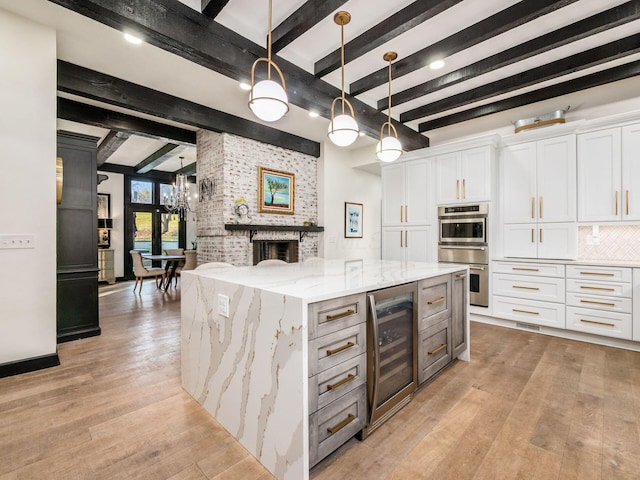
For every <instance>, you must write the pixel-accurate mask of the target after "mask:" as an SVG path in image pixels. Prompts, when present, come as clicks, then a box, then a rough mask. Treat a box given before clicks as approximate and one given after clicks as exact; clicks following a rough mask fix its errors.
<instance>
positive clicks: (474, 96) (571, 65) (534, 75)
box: [400, 34, 640, 123]
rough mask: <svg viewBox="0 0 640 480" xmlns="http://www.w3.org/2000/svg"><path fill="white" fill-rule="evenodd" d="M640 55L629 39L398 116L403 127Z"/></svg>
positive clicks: (639, 38)
mask: <svg viewBox="0 0 640 480" xmlns="http://www.w3.org/2000/svg"><path fill="white" fill-rule="evenodd" d="M638 52H640V34H636V35H631V36H629V37H626V38H622V39H620V40H616V41H614V42H611V43H607V44H606V45H600V46H599V47H595V48H592V49H590V50H586V51H584V52H580V53H576V54H573V55H571V56H570V57H566V58H562V59H560V60H556V61H555V62H551V63H547V64H545V65H541V66H539V67H536V68H532V69H531V70H527V71H525V72H520V73H516V74H515V75H511V76H510V77H507V78H502V79H500V80H497V81H495V82H492V83H487V84H485V85H481V86H479V87H476V88H473V89H472V90H467V91H465V92H461V93H458V94H456V95H452V96H450V97H447V98H443V99H442V100H438V101H436V102H429V103H427V104H425V105H422V106H420V107H417V108H414V109H412V110H409V111H407V112H404V113H402V114H401V115H400V121H401V122H402V123H405V122H410V121H413V120H417V119H419V118H424V117H428V116H430V115H436V114H438V113H442V112H445V111H447V110H451V109H454V108H460V107H464V106H465V105H469V104H470V103H474V102H479V101H481V100H485V99H487V98H491V97H495V96H498V95H504V94H506V93H510V92H513V91H515V90H518V89H520V88H525V87H529V86H531V85H535V84H536V83H540V82H546V81H548V80H553V79H555V78H559V77H562V76H564V75H569V74H571V73H574V72H579V71H580V70H584V69H587V68H590V67H595V66H597V65H602V64H604V63H607V62H611V61H613V60H617V59H618V58H622V57H626V56H628V55H632V54H634V53H638Z"/></svg>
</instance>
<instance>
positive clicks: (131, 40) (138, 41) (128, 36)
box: [124, 33, 142, 45]
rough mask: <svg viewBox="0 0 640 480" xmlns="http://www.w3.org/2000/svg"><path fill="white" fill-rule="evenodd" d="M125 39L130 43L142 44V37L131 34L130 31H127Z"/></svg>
mask: <svg viewBox="0 0 640 480" xmlns="http://www.w3.org/2000/svg"><path fill="white" fill-rule="evenodd" d="M124 39H125V40H126V41H127V42H129V43H133V44H134V45H140V44H141V43H142V39H141V38H140V37H136V36H135V35H131V34H130V33H125V34H124Z"/></svg>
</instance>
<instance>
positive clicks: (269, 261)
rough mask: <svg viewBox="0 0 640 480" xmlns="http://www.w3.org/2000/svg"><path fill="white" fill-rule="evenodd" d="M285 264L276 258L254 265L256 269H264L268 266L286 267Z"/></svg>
mask: <svg viewBox="0 0 640 480" xmlns="http://www.w3.org/2000/svg"><path fill="white" fill-rule="evenodd" d="M286 264H287V262H285V261H284V260H279V259H277V258H270V259H268V260H262V261H261V262H258V263H257V264H256V267H266V266H268V265H286Z"/></svg>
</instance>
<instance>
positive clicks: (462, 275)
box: [456, 267, 484, 278]
mask: <svg viewBox="0 0 640 480" xmlns="http://www.w3.org/2000/svg"><path fill="white" fill-rule="evenodd" d="M469 269H470V270H474V268H471V267H469ZM476 270H480V269H476ZM482 270H484V268H483V269H482ZM466 276H467V274H466V273H458V274H457V275H456V278H466Z"/></svg>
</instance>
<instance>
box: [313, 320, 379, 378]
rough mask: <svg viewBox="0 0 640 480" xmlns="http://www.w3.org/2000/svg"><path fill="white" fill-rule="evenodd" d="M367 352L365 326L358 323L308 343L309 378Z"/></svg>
mask: <svg viewBox="0 0 640 480" xmlns="http://www.w3.org/2000/svg"><path fill="white" fill-rule="evenodd" d="M366 351H367V324H366V323H359V324H358V325H354V326H353V327H349V328H345V329H343V330H340V331H339V332H334V333H330V334H329V335H324V336H322V337H318V338H316V339H314V340H311V341H310V342H309V376H310V377H311V376H312V375H316V374H317V373H320V372H322V371H323V370H326V369H327V368H331V367H335V366H336V365H338V364H339V363H341V362H344V361H345V360H348V359H349V358H353V357H355V356H357V355H360V354H362V353H365V352H366Z"/></svg>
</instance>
